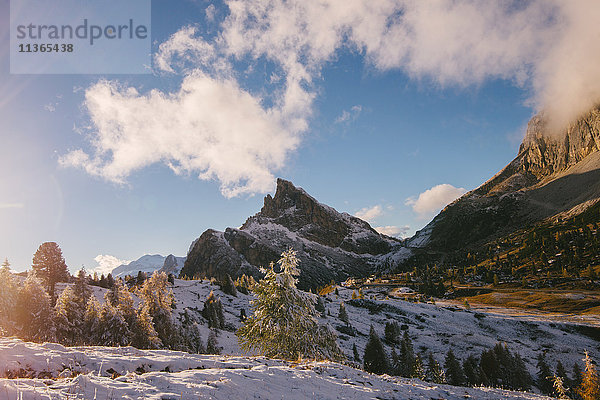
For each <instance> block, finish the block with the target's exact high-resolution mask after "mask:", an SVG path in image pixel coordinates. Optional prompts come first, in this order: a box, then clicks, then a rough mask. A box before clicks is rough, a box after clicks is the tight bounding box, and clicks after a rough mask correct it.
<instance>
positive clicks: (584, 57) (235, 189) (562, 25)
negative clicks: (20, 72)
mask: <svg viewBox="0 0 600 400" xmlns="http://www.w3.org/2000/svg"><path fill="white" fill-rule="evenodd" d="M226 5H227V6H228V8H229V15H228V16H226V17H225V19H224V20H222V22H220V25H219V33H218V34H217V35H216V37H215V38H214V39H211V40H210V41H206V40H205V39H204V38H202V37H201V36H200V35H198V33H197V32H196V29H195V28H194V27H189V26H188V27H183V28H182V29H181V30H180V31H179V32H176V33H175V34H174V35H173V36H172V37H171V38H169V39H168V40H167V41H166V42H165V43H163V44H161V45H160V47H159V51H158V54H157V55H156V57H155V68H156V73H166V74H181V75H183V76H184V79H183V83H182V85H181V88H179V89H177V90H174V91H172V92H162V91H158V90H150V91H149V92H147V93H140V92H138V90H136V89H135V88H131V87H122V86H119V84H118V83H116V82H114V81H112V82H109V81H100V82H98V83H96V84H94V85H92V86H91V87H89V88H88V89H87V90H86V96H85V99H86V100H85V107H86V108H87V110H88V112H89V115H90V118H91V126H92V128H93V129H92V131H91V132H90V137H91V150H88V151H84V150H83V149H75V150H73V151H72V152H69V153H68V154H66V155H64V156H63V157H62V158H61V162H62V164H63V165H70V166H76V167H81V168H83V169H84V170H85V171H87V172H88V173H90V174H93V175H98V176H101V177H103V178H105V179H108V180H110V181H114V182H124V181H125V180H126V178H127V177H128V176H129V175H130V174H131V173H133V172H134V171H137V170H139V169H142V168H144V167H146V166H148V165H151V164H155V163H163V164H165V165H168V166H169V167H170V168H171V169H173V171H174V172H175V173H197V174H198V176H199V178H200V179H211V180H217V181H219V183H220V184H221V190H222V193H223V194H224V195H225V196H228V197H229V196H235V195H240V194H252V193H256V192H264V191H268V190H271V189H272V187H273V182H272V181H273V180H274V179H273V177H274V175H273V173H274V171H277V170H279V169H281V168H282V167H283V166H284V165H285V161H286V157H287V155H288V154H289V153H290V152H293V151H294V150H295V149H297V147H298V145H299V142H300V140H301V138H302V134H303V133H304V132H306V131H307V129H308V126H309V119H310V116H311V115H312V107H313V103H314V99H315V97H316V95H317V93H318V90H317V88H316V87H315V82H316V81H318V78H319V77H320V74H321V70H322V68H323V67H324V66H325V65H326V64H327V63H329V62H334V61H335V60H336V58H337V53H338V52H339V51H340V49H344V48H345V49H350V50H351V51H355V52H358V53H360V54H362V55H363V56H364V58H365V60H366V62H367V63H370V64H371V65H372V66H374V67H375V68H376V69H378V70H380V71H389V70H399V71H403V72H404V73H406V74H408V75H409V76H410V77H412V78H414V79H419V80H428V81H431V82H433V83H434V84H436V85H440V86H458V87H465V86H469V85H481V84H483V83H484V82H485V81H487V80H492V79H508V80H511V81H512V82H514V83H515V84H516V85H519V86H521V87H523V88H525V89H527V90H528V91H529V92H530V94H531V96H530V99H529V104H531V105H532V106H533V107H534V108H535V109H536V110H542V109H544V110H547V116H548V117H549V118H550V120H551V123H552V125H553V126H557V127H558V126H563V125H564V124H566V123H567V122H569V121H570V120H572V119H573V118H575V117H577V116H578V115H579V114H581V113H582V112H584V111H585V110H587V109H588V108H589V107H591V106H592V105H594V104H595V103H596V102H598V100H600V68H597V66H598V65H599V64H600V41H599V40H598V37H599V36H600V24H598V23H597V21H598V20H600V3H598V2H597V1H596V0H573V1H569V2H565V1H562V0H531V1H528V2H492V1H484V0H457V1H451V2H443V1H414V0H379V1H368V0H362V1H361V0H355V1H347V0H323V1H319V2H312V1H303V0H287V1H283V0H255V1H242V0H228V1H226ZM212 11H213V10H212V9H211V10H208V9H207V17H208V18H209V19H210V18H212V16H213V15H214V14H213V13H212ZM257 62H265V63H269V64H270V67H272V68H271V70H272V73H271V74H269V76H268V77H266V78H265V82H264V87H263V88H260V89H258V91H257V92H258V93H253V92H251V91H249V90H247V89H244V85H243V82H241V81H240V79H241V78H240V76H239V74H238V73H236V71H235V69H239V67H240V64H244V63H245V64H247V65H246V66H245V67H244V66H242V69H244V68H246V71H251V70H252V69H253V66H254V64H255V63H257ZM234 63H235V65H236V68H233V65H234ZM242 75H243V74H242ZM273 78H276V79H273ZM268 85H272V86H268ZM267 87H268V90H266V89H265V88H267ZM265 94H266V96H268V98H265V97H263V96H265ZM355 112H356V110H355ZM358 112H360V110H358ZM346 113H347V114H342V115H341V116H340V121H341V122H343V121H347V120H349V119H350V118H351V117H352V113H351V112H350V111H346ZM128 152H132V153H131V155H130V154H128Z"/></svg>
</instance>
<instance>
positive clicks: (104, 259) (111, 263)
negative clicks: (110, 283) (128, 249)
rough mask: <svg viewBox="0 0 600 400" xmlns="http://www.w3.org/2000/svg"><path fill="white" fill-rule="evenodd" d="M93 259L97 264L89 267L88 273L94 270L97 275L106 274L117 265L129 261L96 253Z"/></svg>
mask: <svg viewBox="0 0 600 400" xmlns="http://www.w3.org/2000/svg"><path fill="white" fill-rule="evenodd" d="M94 261H96V262H97V263H98V265H96V266H95V267H94V268H92V269H90V270H89V271H88V273H91V274H93V273H94V272H96V273H98V275H101V274H104V275H108V274H109V273H110V272H112V270H113V269H115V268H117V267H118V266H119V265H122V264H127V263H129V261H126V260H119V259H118V258H117V257H115V256H111V255H108V254H98V255H97V256H96V257H95V258H94Z"/></svg>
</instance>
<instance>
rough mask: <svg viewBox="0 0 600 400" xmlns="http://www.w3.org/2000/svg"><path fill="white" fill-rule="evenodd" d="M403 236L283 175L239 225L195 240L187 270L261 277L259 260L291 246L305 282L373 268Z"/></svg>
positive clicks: (310, 284)
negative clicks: (388, 233)
mask: <svg viewBox="0 0 600 400" xmlns="http://www.w3.org/2000/svg"><path fill="white" fill-rule="evenodd" d="M398 246H400V243H399V241H397V240H395V239H392V238H389V237H386V236H383V235H381V234H379V233H377V232H376V231H375V230H374V229H373V228H371V226H370V225H369V224H368V223H367V222H365V221H362V220H360V219H358V218H356V217H353V216H351V215H348V214H346V213H338V212H337V211H336V210H334V209H333V208H331V207H328V206H326V205H323V204H321V203H319V202H318V201H316V200H315V199H314V198H313V197H311V196H310V195H308V194H307V193H306V192H305V191H304V190H302V189H301V188H297V187H295V186H294V185H293V184H292V183H291V182H288V181H285V180H283V179H278V181H277V191H276V193H275V196H273V197H271V196H270V195H268V196H267V197H265V200H264V206H263V208H262V209H261V211H260V212H259V213H257V214H256V215H254V216H252V217H250V218H248V219H247V220H246V222H245V223H244V225H243V226H242V227H241V228H240V229H232V228H227V229H226V230H225V232H217V231H213V230H208V231H206V232H204V233H203V234H202V236H200V238H199V239H198V240H197V241H196V242H195V243H194V244H193V245H192V247H191V249H190V252H189V254H188V258H187V261H186V264H185V266H184V268H183V270H182V271H181V275H182V276H186V277H194V276H207V277H208V276H215V277H223V276H224V275H225V274H229V275H231V276H232V277H233V278H235V277H237V276H240V275H241V274H242V273H246V274H251V275H254V276H255V277H259V276H260V273H259V271H258V267H259V266H267V265H269V263H271V262H276V261H277V260H278V259H279V256H280V254H281V253H282V252H283V251H285V250H286V249H287V248H289V247H291V248H293V249H295V250H296V251H297V253H298V257H299V259H300V270H301V274H300V277H299V286H300V287H301V288H309V287H317V286H321V285H324V284H326V283H328V282H330V281H331V280H332V279H333V280H336V281H340V280H344V279H346V278H347V277H348V276H365V275H368V274H370V273H371V272H372V271H373V270H374V268H376V267H377V265H379V263H380V262H381V257H380V256H382V255H384V254H385V253H388V252H389V251H390V250H392V248H395V247H398Z"/></svg>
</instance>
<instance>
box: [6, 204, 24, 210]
mask: <svg viewBox="0 0 600 400" xmlns="http://www.w3.org/2000/svg"><path fill="white" fill-rule="evenodd" d="M24 207H25V204H23V203H0V209H3V208H24Z"/></svg>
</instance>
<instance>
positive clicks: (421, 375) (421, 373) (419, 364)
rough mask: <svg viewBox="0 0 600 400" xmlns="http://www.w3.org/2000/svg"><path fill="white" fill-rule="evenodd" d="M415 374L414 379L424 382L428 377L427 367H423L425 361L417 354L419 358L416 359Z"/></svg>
mask: <svg viewBox="0 0 600 400" xmlns="http://www.w3.org/2000/svg"><path fill="white" fill-rule="evenodd" d="M414 370H415V371H414V373H413V377H414V378H418V379H420V380H422V381H424V380H425V378H426V377H427V374H426V373H425V366H424V365H423V360H422V359H421V356H420V355H418V354H417V356H416V357H415V368H414Z"/></svg>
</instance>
